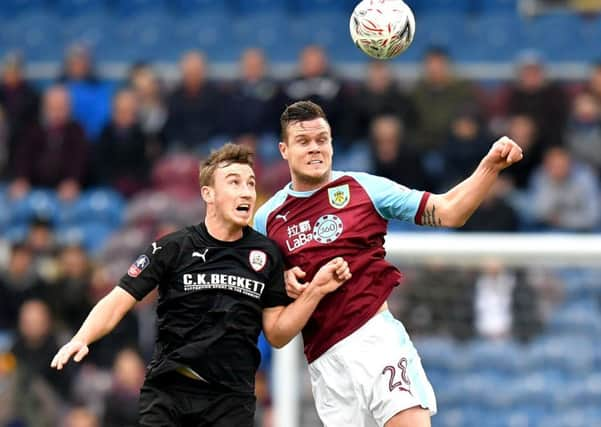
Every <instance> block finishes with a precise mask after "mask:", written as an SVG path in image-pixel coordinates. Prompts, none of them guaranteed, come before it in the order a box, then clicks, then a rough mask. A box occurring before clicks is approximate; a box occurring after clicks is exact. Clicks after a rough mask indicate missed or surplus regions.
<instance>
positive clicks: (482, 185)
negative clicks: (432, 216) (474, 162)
mask: <svg viewBox="0 0 601 427" xmlns="http://www.w3.org/2000/svg"><path fill="white" fill-rule="evenodd" d="M498 176H499V171H498V170H496V169H494V168H491V167H489V166H487V165H486V163H484V162H482V163H480V165H479V166H478V168H477V169H476V170H475V171H474V173H473V174H472V175H471V176H470V177H469V178H467V179H465V180H464V181H462V182H460V183H459V184H457V185H456V186H455V187H453V188H452V189H451V190H449V191H448V192H447V193H445V194H443V195H442V196H441V197H442V198H443V199H444V201H445V205H446V206H445V208H444V212H445V215H444V217H443V218H442V220H443V224H442V225H444V226H447V227H461V226H463V225H464V224H465V223H466V221H467V220H468V219H469V218H470V217H471V216H472V214H473V213H474V212H475V211H476V209H478V206H480V204H481V203H482V201H483V200H484V199H485V198H486V195H487V194H488V192H489V191H490V189H491V187H492V186H493V184H494V183H495V181H496V179H497V177H498Z"/></svg>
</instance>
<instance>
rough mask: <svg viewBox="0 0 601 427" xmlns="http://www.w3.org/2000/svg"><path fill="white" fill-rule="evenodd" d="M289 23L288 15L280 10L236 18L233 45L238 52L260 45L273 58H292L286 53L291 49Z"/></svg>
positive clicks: (233, 27) (276, 59)
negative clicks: (279, 11)
mask: <svg viewBox="0 0 601 427" xmlns="http://www.w3.org/2000/svg"><path fill="white" fill-rule="evenodd" d="M289 27H290V26H289V24H288V20H287V19H286V17H285V16H284V15H283V14H281V13H278V12H275V13H261V14H253V15H245V16H241V17H238V18H237V19H235V20H234V22H233V25H232V26H231V29H232V38H233V45H234V46H236V51H237V54H239V53H241V52H243V51H244V50H245V49H246V48H249V47H259V48H261V49H264V50H265V52H268V53H269V58H270V59H271V60H275V61H278V60H282V59H284V60H290V59H292V58H293V56H292V55H290V54H288V57H285V56H284V57H282V56H281V54H282V53H284V55H286V53H287V51H289V50H290V41H289V40H290V37H289V36H288V31H289Z"/></svg>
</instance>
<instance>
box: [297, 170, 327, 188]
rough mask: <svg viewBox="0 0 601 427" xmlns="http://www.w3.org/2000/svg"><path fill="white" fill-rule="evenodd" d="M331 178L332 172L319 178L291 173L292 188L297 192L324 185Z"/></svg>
mask: <svg viewBox="0 0 601 427" xmlns="http://www.w3.org/2000/svg"><path fill="white" fill-rule="evenodd" d="M331 180H332V172H331V171H330V172H329V173H328V174H327V175H325V176H322V177H320V178H315V179H311V178H307V177H299V176H294V175H292V190H294V191H298V192H305V191H315V190H319V189H320V188H321V187H323V186H324V185H326V184H327V183H329V182H330V181H331Z"/></svg>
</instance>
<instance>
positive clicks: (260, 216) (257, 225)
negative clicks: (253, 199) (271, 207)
mask: <svg viewBox="0 0 601 427" xmlns="http://www.w3.org/2000/svg"><path fill="white" fill-rule="evenodd" d="M267 215H269V213H268V208H267V206H266V205H263V206H261V207H260V208H259V209H258V210H257V213H255V220H254V222H253V228H254V229H255V231H257V232H258V233H261V234H262V235H264V236H267Z"/></svg>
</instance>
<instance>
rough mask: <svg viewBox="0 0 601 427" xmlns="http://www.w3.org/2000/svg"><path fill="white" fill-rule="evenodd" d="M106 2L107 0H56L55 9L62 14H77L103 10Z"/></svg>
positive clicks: (105, 7)
mask: <svg viewBox="0 0 601 427" xmlns="http://www.w3.org/2000/svg"><path fill="white" fill-rule="evenodd" d="M107 4H108V1H107V0H56V1H55V10H56V11H58V12H59V14H61V15H63V16H77V15H82V14H93V13H96V12H104V11H106V10H107Z"/></svg>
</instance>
